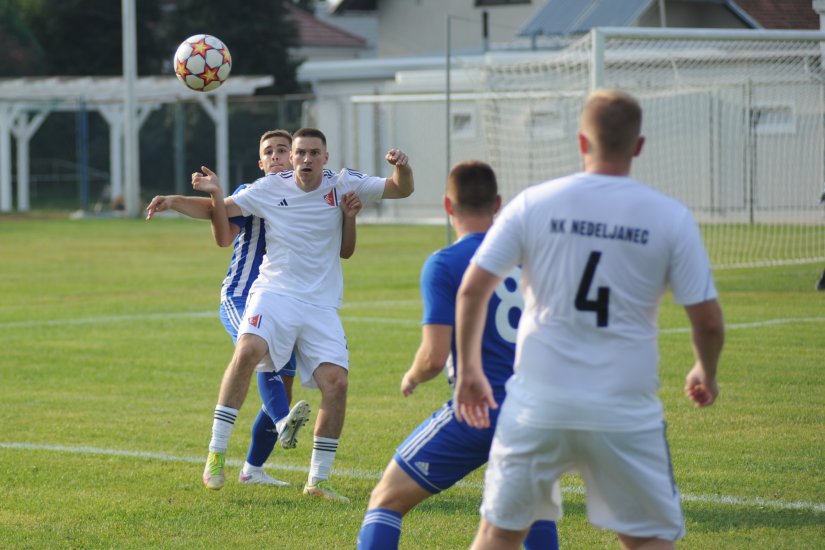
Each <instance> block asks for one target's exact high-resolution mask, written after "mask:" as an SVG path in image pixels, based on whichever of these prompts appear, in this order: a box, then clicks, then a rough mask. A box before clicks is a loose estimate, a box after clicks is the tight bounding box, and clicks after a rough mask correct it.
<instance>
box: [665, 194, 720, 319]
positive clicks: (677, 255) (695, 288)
mask: <svg viewBox="0 0 825 550" xmlns="http://www.w3.org/2000/svg"><path fill="white" fill-rule="evenodd" d="M682 216H683V217H682V220H681V222H680V223H677V224H675V227H676V228H677V232H676V233H675V234H674V235H673V236H672V238H673V239H674V247H673V255H672V256H671V258H670V266H669V272H670V287H671V290H672V291H673V299H674V300H676V303H678V304H681V305H684V306H689V305H692V304H698V303H701V302H705V301H707V300H712V299H714V298H716V297H717V292H716V286H715V284H714V282H713V274H712V273H711V269H710V260H709V259H708V254H707V251H706V250H705V246H704V245H703V244H702V234H701V233H700V231H699V226H698V225H697V224H696V221H695V220H694V219H693V215H692V214H691V213H690V210H688V209H687V208H685V209H684V212H683V214H682Z"/></svg>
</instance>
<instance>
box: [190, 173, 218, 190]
mask: <svg viewBox="0 0 825 550" xmlns="http://www.w3.org/2000/svg"><path fill="white" fill-rule="evenodd" d="M192 189H194V190H196V191H200V192H202V193H209V194H210V195H211V194H213V193H215V192H217V191H220V190H221V180H220V179H219V178H218V176H217V174H215V172H213V171H212V170H210V169H209V168H207V167H206V166H201V171H200V172H195V173H193V174H192Z"/></svg>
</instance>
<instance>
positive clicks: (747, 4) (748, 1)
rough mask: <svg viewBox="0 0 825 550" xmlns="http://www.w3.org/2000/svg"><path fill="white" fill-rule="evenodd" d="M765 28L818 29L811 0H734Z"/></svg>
mask: <svg viewBox="0 0 825 550" xmlns="http://www.w3.org/2000/svg"><path fill="white" fill-rule="evenodd" d="M734 2H735V3H736V5H737V6H739V7H740V8H742V9H743V10H745V11H746V12H747V13H748V15H750V16H751V17H753V18H754V19H755V20H756V21H758V22H759V24H760V25H762V26H763V27H764V28H766V29H796V30H817V29H819V14H817V12H816V11H814V8H813V6H812V5H811V0H734Z"/></svg>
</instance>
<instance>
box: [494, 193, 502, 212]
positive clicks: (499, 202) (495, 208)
mask: <svg viewBox="0 0 825 550" xmlns="http://www.w3.org/2000/svg"><path fill="white" fill-rule="evenodd" d="M500 209H501V195H496V205H495V207H494V208H493V215H495V214H498V211H499V210H500Z"/></svg>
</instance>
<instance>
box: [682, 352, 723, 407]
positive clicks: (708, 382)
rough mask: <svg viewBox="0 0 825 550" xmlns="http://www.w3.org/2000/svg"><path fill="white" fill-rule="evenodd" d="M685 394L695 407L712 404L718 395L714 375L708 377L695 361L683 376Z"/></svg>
mask: <svg viewBox="0 0 825 550" xmlns="http://www.w3.org/2000/svg"><path fill="white" fill-rule="evenodd" d="M685 395H686V396H687V398H688V399H690V400H691V401H693V402H694V403H695V404H696V406H697V407H708V406H710V405H713V403H714V401H716V397H717V396H718V395H719V386H718V385H717V383H716V378H715V377H708V376H707V374H705V369H704V367H703V366H702V364H701V363H696V364H695V365H694V366H693V368H692V369H691V370H690V372H689V373H688V374H687V376H686V377H685Z"/></svg>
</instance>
